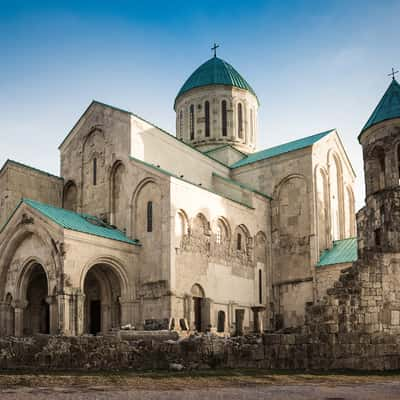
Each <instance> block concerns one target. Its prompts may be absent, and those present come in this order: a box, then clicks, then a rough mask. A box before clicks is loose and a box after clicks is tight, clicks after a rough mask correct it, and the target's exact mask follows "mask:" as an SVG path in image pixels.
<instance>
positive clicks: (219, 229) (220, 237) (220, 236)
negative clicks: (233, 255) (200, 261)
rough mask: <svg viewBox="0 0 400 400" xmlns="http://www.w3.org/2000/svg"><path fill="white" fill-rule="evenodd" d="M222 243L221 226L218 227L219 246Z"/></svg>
mask: <svg viewBox="0 0 400 400" xmlns="http://www.w3.org/2000/svg"><path fill="white" fill-rule="evenodd" d="M221 243H222V229H221V227H220V226H217V244H221Z"/></svg>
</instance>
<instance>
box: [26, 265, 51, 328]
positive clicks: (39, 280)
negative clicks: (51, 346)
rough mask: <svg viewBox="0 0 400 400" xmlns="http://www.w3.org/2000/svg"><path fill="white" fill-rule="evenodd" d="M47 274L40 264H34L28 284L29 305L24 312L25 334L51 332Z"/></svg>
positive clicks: (27, 296) (27, 297)
mask: <svg viewBox="0 0 400 400" xmlns="http://www.w3.org/2000/svg"><path fill="white" fill-rule="evenodd" d="M47 289H48V285H47V276H46V273H45V271H44V269H43V267H42V266H41V265H40V264H35V265H33V266H32V268H31V270H30V273H29V277H28V284H27V292H26V299H27V301H28V306H27V307H26V309H25V312H24V330H23V332H24V334H26V335H34V334H36V333H44V334H49V333H50V309H49V304H48V303H47V301H46V299H47V296H48V293H47Z"/></svg>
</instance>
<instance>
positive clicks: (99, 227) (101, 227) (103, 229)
mask: <svg viewBox="0 0 400 400" xmlns="http://www.w3.org/2000/svg"><path fill="white" fill-rule="evenodd" d="M22 203H24V204H27V205H28V206H30V207H32V208H33V209H35V210H36V211H38V212H39V213H41V214H42V215H44V216H45V217H46V218H48V219H50V220H51V221H53V222H55V223H56V224H57V225H59V226H61V227H63V228H65V229H69V230H71V231H77V232H82V233H87V234H89V235H94V236H100V237H103V238H106V239H111V240H117V241H119V242H125V243H129V244H135V245H140V243H139V241H138V240H132V239H129V238H128V237H127V236H126V235H125V234H124V233H123V232H121V231H120V230H118V229H116V228H114V227H112V226H110V225H108V224H106V223H104V222H103V221H101V220H100V219H99V218H96V217H93V216H91V215H88V214H79V213H76V212H74V211H69V210H65V209H64V208H58V207H54V206H51V205H49V204H44V203H39V202H38V201H34V200H30V199H23V200H22V201H21V204H22Z"/></svg>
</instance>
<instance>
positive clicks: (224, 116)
mask: <svg viewBox="0 0 400 400" xmlns="http://www.w3.org/2000/svg"><path fill="white" fill-rule="evenodd" d="M226 112H227V110H226V100H223V101H222V104H221V118H222V121H221V122H222V136H228V124H227V122H228V118H227V114H226Z"/></svg>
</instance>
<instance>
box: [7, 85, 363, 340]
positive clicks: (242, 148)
mask: <svg viewBox="0 0 400 400" xmlns="http://www.w3.org/2000/svg"><path fill="white" fill-rule="evenodd" d="M224 99H226V101H227V104H228V119H227V135H226V136H223V135H222V126H221V121H222V119H221V114H220V112H221V102H222V101H223V100H224ZM205 101H209V104H210V132H209V136H206V134H205V121H204V117H205V116H204V104H205ZM239 103H240V104H242V107H243V109H242V110H243V121H242V123H243V132H242V133H240V134H239V132H238V126H237V121H238V116H237V113H236V111H235V110H238V104H239ZM192 104H193V105H194V109H195V117H194V121H195V128H194V137H193V138H191V137H190V124H189V113H190V106H191V105H192ZM175 109H176V112H177V137H174V136H172V135H170V134H168V133H167V132H165V131H163V130H161V129H160V128H158V127H156V126H154V125H153V124H151V123H150V122H147V121H145V120H143V119H141V118H140V117H138V116H136V115H134V114H132V113H130V112H127V111H124V110H120V109H117V108H114V107H111V106H108V105H105V104H102V103H99V102H93V103H92V104H91V105H90V106H89V107H88V109H87V110H86V111H85V112H84V114H83V115H82V117H81V118H80V119H79V121H78V122H77V124H76V125H75V126H74V128H73V129H72V130H71V131H70V133H69V134H68V135H67V137H66V139H65V140H64V141H63V143H62V144H61V146H60V148H59V149H60V158H61V174H60V175H61V178H57V177H52V176H49V175H48V174H45V173H43V172H41V171H36V170H32V169H31V168H29V167H26V166H23V165H21V164H19V165H17V164H16V163H13V162H8V163H6V165H5V166H4V168H3V169H2V171H1V172H0V199H1V201H2V203H1V209H0V211H1V214H0V216H1V219H0V221H1V222H2V223H6V222H7V221H8V222H7V223H6V224H5V225H4V227H3V228H2V229H1V228H0V229H1V231H0V302H1V304H0V325H1V328H0V334H16V335H24V334H32V333H36V332H45V333H63V334H67V335H79V334H83V333H96V332H108V331H110V330H111V329H113V328H119V327H120V326H121V325H124V324H131V325H133V326H135V327H137V328H143V327H144V326H146V325H148V324H150V323H151V322H152V321H153V322H154V321H156V322H157V321H158V322H160V321H164V320H167V321H170V322H171V319H173V320H174V324H175V328H177V329H186V324H188V327H189V329H191V330H201V331H205V330H214V331H217V332H219V333H220V334H233V333H235V332H236V333H241V332H243V331H249V330H251V329H252V323H253V321H254V314H253V312H252V307H264V308H265V312H263V313H262V315H263V322H264V327H265V328H268V329H273V328H275V327H279V326H281V327H293V326H297V325H300V324H301V323H302V321H303V319H304V311H305V308H304V305H305V302H307V301H314V302H316V301H317V300H318V299H319V298H320V297H321V296H322V294H323V293H322V292H323V290H318V285H319V278H318V276H320V275H321V274H319V275H318V276H317V272H316V268H315V266H316V263H317V262H318V260H319V257H320V254H321V252H322V251H323V250H325V249H327V248H330V247H331V245H332V240H334V239H344V238H347V237H352V236H354V235H355V221H354V218H355V217H354V194H353V183H354V178H355V176H354V173H353V170H352V168H351V165H350V161H349V160H348V158H347V156H346V153H345V150H344V148H343V146H342V144H341V142H340V139H339V137H338V134H337V132H336V131H334V130H333V131H331V132H330V133H328V134H327V135H326V136H324V137H323V138H322V139H321V140H318V141H316V142H315V143H313V144H312V145H309V146H306V147H303V148H298V149H293V150H292V151H289V152H283V153H280V154H277V155H275V156H274V157H269V158H260V159H259V160H257V161H254V162H251V163H248V164H246V165H244V166H241V167H235V168H234V167H232V164H234V163H235V162H237V161H239V160H241V159H243V158H244V157H246V153H252V152H254V150H255V148H256V141H257V139H256V138H257V112H258V100H257V99H256V97H255V96H254V95H253V94H252V93H250V92H248V91H245V90H243V89H238V88H235V87H225V86H215V87H203V88H198V89H194V90H191V91H189V92H187V93H184V94H183V95H182V96H180V97H178V99H177V101H176V104H175ZM181 111H182V112H183V115H184V117H183V122H182V125H181V120H180V114H181ZM250 111H251V115H252V117H250ZM223 145H225V147H224V148H222V147H221V146H223ZM193 146H195V147H197V148H194V147H193ZM210 150H211V151H210ZM15 169H17V170H18V174H15V172H14V171H15ZM6 176H7V179H6V178H5V177H6ZM34 179H36V180H34ZM26 182H28V184H25V183H26ZM40 182H44V184H41V183H40ZM23 197H25V198H31V199H32V200H37V201H40V202H42V203H47V204H50V205H52V206H56V207H63V208H64V209H67V210H72V211H74V212H76V213H78V214H80V215H86V214H88V215H91V216H95V217H97V218H98V219H101V220H103V221H105V222H106V223H107V224H108V226H110V225H113V226H115V227H116V228H117V229H118V230H119V231H120V232H122V233H124V234H125V236H126V238H127V240H136V241H138V243H137V242H135V243H128V242H126V243H124V242H121V241H118V240H112V239H110V238H105V237H99V236H96V235H93V234H90V233H84V232H78V231H76V230H74V228H73V227H72V228H71V227H69V226H68V224H67V226H63V227H60V226H59V225H57V223H54V221H51V220H49V219H48V218H46V217H45V216H44V215H42V214H40V213H39V212H37V210H34V209H32V208H30V207H29V206H28V205H27V204H25V203H22V204H21V205H20V206H19V207H18V208H17V210H16V212H14V213H12V210H13V209H14V208H15V207H16V206H17V205H18V202H19V200H20V199H21V198H23ZM71 215H72V214H71ZM85 218H86V217H85ZM67 222H68V221H67ZM110 229H112V228H111V227H110ZM329 268H330V267H329V266H328V267H325V270H324V271H326V270H328V269H329ZM320 286H321V285H320ZM322 286H323V287H325V285H322ZM35 293H36V295H35ZM35 296H36V297H35ZM170 322H169V323H170ZM160 323H161V322H160Z"/></svg>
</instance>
